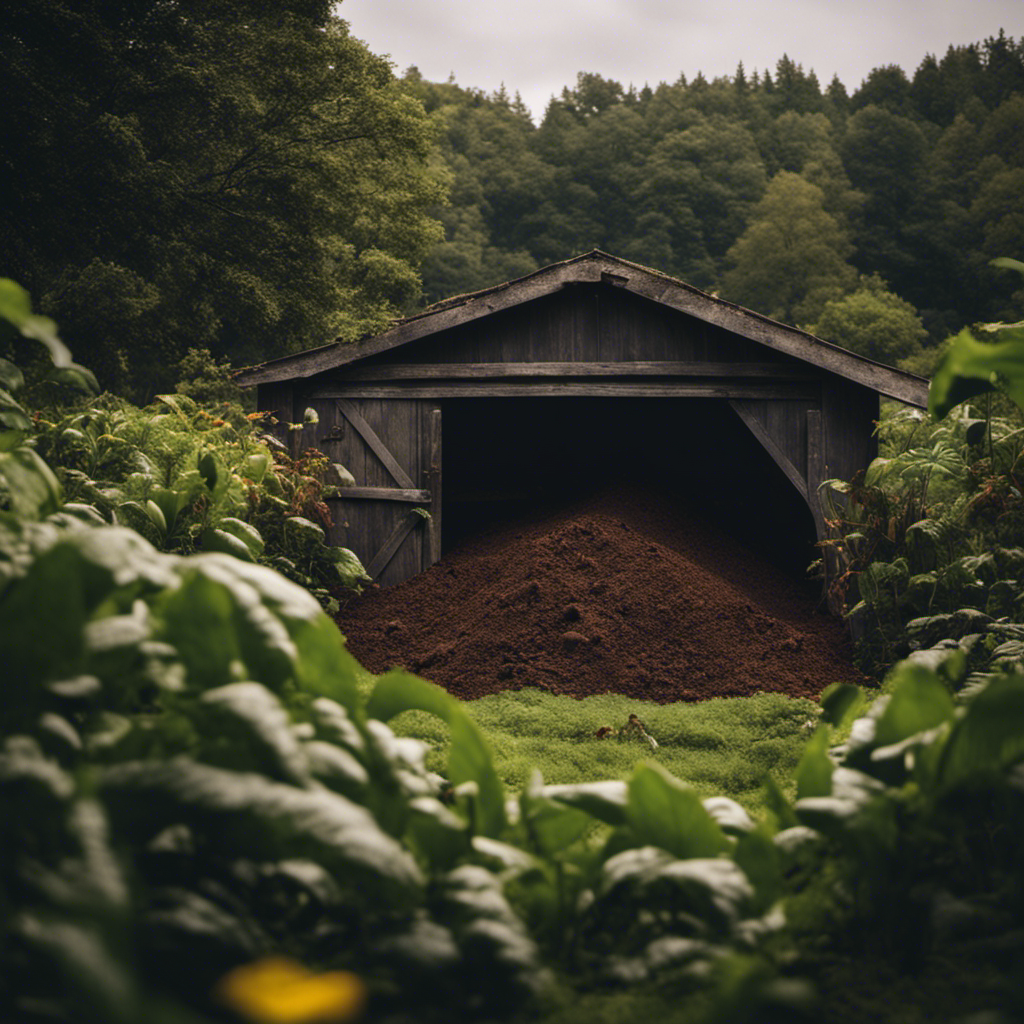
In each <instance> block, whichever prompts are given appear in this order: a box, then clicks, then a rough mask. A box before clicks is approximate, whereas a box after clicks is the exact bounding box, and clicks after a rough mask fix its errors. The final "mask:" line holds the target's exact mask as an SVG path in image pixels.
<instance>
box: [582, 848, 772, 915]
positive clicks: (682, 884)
mask: <svg viewBox="0 0 1024 1024" xmlns="http://www.w3.org/2000/svg"><path fill="white" fill-rule="evenodd" d="M624 902H625V903H627V905H628V903H630V902H635V904H636V908H637V910H638V911H639V910H647V911H650V910H651V909H654V910H655V911H656V912H657V913H660V914H683V915H687V916H688V917H690V918H691V920H692V918H697V919H698V920H700V921H701V922H703V923H704V925H705V926H706V927H707V928H708V929H709V930H710V931H711V932H713V933H717V934H719V935H722V934H728V933H729V932H730V931H731V930H732V929H733V927H735V925H736V924H737V923H738V922H739V921H740V920H741V919H742V918H743V917H745V916H747V912H748V911H749V910H750V909H751V908H752V905H753V902H754V889H753V887H752V886H751V884H750V881H749V880H748V879H747V876H746V874H745V873H744V872H743V870H742V869H741V868H740V867H739V866H738V865H737V864H735V863H734V862H733V861H731V860H729V859H727V858H721V857H711V858H709V857H694V858H692V859H688V860H678V859H677V858H675V857H673V856H672V855H671V854H670V853H667V852H666V851H665V850H664V848H662V847H653V846H643V847H640V848H638V849H634V850H624V851H623V852H622V853H619V854H616V855H615V856H614V857H611V858H609V859H608V860H607V861H606V862H605V864H604V868H603V872H602V877H601V882H600V885H599V889H598V910H600V904H601V903H608V904H610V905H614V904H619V905H621V904H622V903H624Z"/></svg>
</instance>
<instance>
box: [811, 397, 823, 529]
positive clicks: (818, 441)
mask: <svg viewBox="0 0 1024 1024" xmlns="http://www.w3.org/2000/svg"><path fill="white" fill-rule="evenodd" d="M824 448H825V445H824V439H823V437H822V432H821V410H820V409H808V410H807V503H808V504H809V505H810V506H811V515H812V516H814V528H815V529H816V530H817V531H818V540H823V539H824V537H825V517H824V516H823V515H822V512H821V501H820V499H819V497H818V488H819V487H820V486H821V483H822V481H823V480H824V479H825V452H824Z"/></svg>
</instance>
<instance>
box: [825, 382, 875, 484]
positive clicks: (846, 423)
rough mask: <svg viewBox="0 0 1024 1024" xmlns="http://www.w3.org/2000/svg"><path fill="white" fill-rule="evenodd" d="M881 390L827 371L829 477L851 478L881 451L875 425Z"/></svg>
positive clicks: (826, 432) (827, 465) (826, 416)
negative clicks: (879, 391)
mask: <svg viewBox="0 0 1024 1024" xmlns="http://www.w3.org/2000/svg"><path fill="white" fill-rule="evenodd" d="M878 402H879V399H878V392H877V391H874V390H873V389H871V388H866V387H864V386H863V385H860V384H855V383H853V382H852V381H848V380H845V379H844V378H842V377H836V376H834V375H833V374H827V375H826V376H825V380H824V382H823V384H822V401H821V416H822V434H823V453H822V457H823V461H824V472H825V474H826V479H828V478H829V477H841V478H843V479H846V480H848V479H849V478H850V477H852V476H853V475H854V474H855V473H857V472H859V471H860V470H863V469H866V468H867V466H868V464H869V463H870V462H871V460H872V459H873V458H874V457H875V456H876V455H877V454H878V442H877V440H876V438H875V436H874V426H875V423H877V421H878V415H879V410H878Z"/></svg>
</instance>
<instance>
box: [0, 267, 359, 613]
mask: <svg viewBox="0 0 1024 1024" xmlns="http://www.w3.org/2000/svg"><path fill="white" fill-rule="evenodd" d="M4 321H6V323H4ZM0 328H7V329H8V333H9V334H10V333H12V332H11V331H10V328H13V329H14V330H13V334H14V337H15V339H16V340H18V341H20V342H21V343H22V344H24V341H23V340H22V339H29V340H42V341H43V342H44V343H45V344H46V345H47V347H48V349H49V353H48V354H49V356H50V359H51V360H52V362H53V365H52V366H51V365H49V364H48V363H47V365H46V369H45V370H44V371H40V370H39V369H38V367H37V366H35V365H33V366H32V370H33V371H34V373H33V374H32V376H33V378H34V379H33V381H32V384H31V385H30V386H26V381H25V376H24V375H23V374H22V372H21V370H20V369H19V368H18V367H17V366H16V365H15V364H14V363H12V362H10V361H9V360H6V359H0V426H2V427H3V428H5V429H4V433H3V435H2V442H3V449H2V451H0V509H2V508H9V509H11V510H13V511H14V512H16V513H19V514H21V515H28V516H32V517H38V516H39V515H46V514H49V513H53V512H56V511H61V512H63V513H64V514H65V515H67V516H72V517H74V518H77V519H80V520H82V521H84V522H92V523H103V522H109V523H114V524H119V525H124V526H129V527H131V528H132V529H134V530H136V531H137V532H138V533H139V534H141V535H142V536H143V537H145V538H146V539H147V540H149V541H150V542H151V543H153V544H154V545H155V546H156V547H158V548H160V549H162V550H164V551H169V552H174V553H180V554H189V553H191V552H194V551H197V550H204V551H221V552H225V553H227V554H230V555H233V556H235V557H236V558H241V559H242V560H243V561H247V562H253V563H257V562H259V563H262V564H266V565H270V566H272V567H273V568H275V569H277V570H278V571H279V572H281V573H283V574H284V575H286V576H288V578H289V579H292V580H294V581H295V582H297V583H300V584H302V585H303V586H305V587H307V588H308V589H310V590H311V591H312V592H313V593H314V594H315V595H316V596H317V597H318V598H319V599H320V601H321V603H323V604H324V605H326V606H334V607H337V602H336V600H335V598H334V597H333V596H332V591H334V590H338V589H339V588H345V589H349V590H358V589H359V588H360V586H361V585H362V583H363V582H364V581H365V579H366V574H365V572H364V570H363V567H362V565H361V564H360V562H359V559H358V558H357V557H356V555H355V554H354V553H353V552H352V551H350V550H349V549H347V548H344V547H339V546H336V545H331V544H329V543H328V540H327V534H326V528H328V527H330V526H331V515H330V510H329V508H328V506H327V504H326V501H325V500H324V499H325V497H327V496H328V495H329V494H330V493H331V486H329V485H325V483H324V479H325V476H326V475H327V473H328V472H330V473H332V474H333V477H334V479H335V480H337V481H338V482H340V483H345V482H351V477H350V476H349V475H348V474H347V471H346V470H345V469H344V468H343V467H341V466H337V465H334V466H332V465H331V464H330V463H329V460H328V459H327V458H326V457H325V456H323V455H322V454H321V453H320V452H318V451H316V450H314V449H307V450H305V451H303V452H302V453H301V454H300V453H299V452H298V445H297V444H293V445H292V446H291V448H289V447H288V446H287V445H286V444H284V443H283V442H282V441H280V440H279V439H278V438H277V437H275V436H274V435H273V434H271V433H269V432H268V431H269V429H270V427H271V424H270V423H267V422H266V419H267V418H266V416H264V415H262V414H249V415H246V413H245V412H244V410H243V408H242V406H241V404H240V403H239V402H238V401H237V394H232V393H231V391H230V390H225V389H229V388H230V386H231V385H230V381H229V379H228V378H227V370H226V368H225V367H224V366H222V365H217V364H215V363H214V362H213V361H212V360H211V359H210V357H209V353H205V354H204V353H201V352H196V351H195V350H193V351H192V352H190V354H189V359H188V360H186V365H188V366H189V367H190V369H191V370H192V372H193V373H194V374H198V379H197V380H196V379H194V380H192V381H189V382H187V383H186V384H185V385H183V386H182V387H180V388H179V393H177V394H171V395H160V396H158V398H157V400H156V401H155V402H154V403H153V404H152V405H150V406H148V407H146V408H141V409H140V408H138V407H136V406H134V405H132V404H131V403H130V402H127V401H125V400H124V399H121V398H117V397H115V396H113V395H109V394H103V395H98V394H97V393H96V392H97V390H98V387H97V385H96V381H95V378H94V377H93V376H92V374H91V373H90V372H89V371H87V370H85V369H83V368H82V367H80V366H77V365H76V364H74V363H72V362H71V359H70V355H69V354H68V352H67V349H66V348H65V347H64V345H63V343H62V342H61V341H60V339H59V338H58V337H57V335H56V328H55V326H54V324H53V322H52V321H51V320H49V319H47V318H45V317H40V316H38V315H35V314H33V313H32V311H31V305H30V302H29V298H28V295H27V294H26V293H25V291H24V290H23V289H22V288H20V287H19V286H18V285H17V284H15V283H14V282H13V281H8V280H5V279H0ZM19 335H20V336H21V338H18V336H19ZM0 340H4V341H6V340H7V339H6V338H0ZM187 390H192V391H194V392H196V394H197V398H199V399H202V398H204V397H205V398H206V399H207V402H205V403H204V402H202V401H197V399H196V398H192V397H190V396H189V395H188V394H186V393H182V392H184V391H187ZM218 391H221V392H222V393H226V394H227V395H228V399H227V400H225V399H223V398H222V399H221V400H219V401H217V402H215V403H211V402H210V401H209V399H210V397H211V395H212V394H216V393H217V392H218ZM235 392H237V388H235ZM24 393H28V394H30V396H31V398H32V399H33V400H34V402H33V404H34V405H35V408H34V410H33V409H32V408H30V405H29V402H27V401H26V400H25V398H24V397H23V394H24ZM230 399H235V400H230ZM275 422H276V421H275ZM286 426H287V427H288V429H289V432H290V436H293V437H294V436H295V435H297V434H298V433H300V432H301V430H302V429H303V426H304V424H302V423H296V424H287V425H286Z"/></svg>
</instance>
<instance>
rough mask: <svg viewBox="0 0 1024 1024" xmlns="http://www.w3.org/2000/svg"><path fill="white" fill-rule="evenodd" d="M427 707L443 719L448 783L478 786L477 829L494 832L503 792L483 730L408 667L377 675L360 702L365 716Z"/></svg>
mask: <svg viewBox="0 0 1024 1024" xmlns="http://www.w3.org/2000/svg"><path fill="white" fill-rule="evenodd" d="M414 709H415V710H419V711H429V712H430V713H431V714H433V715H437V717H438V718H440V719H442V720H443V721H445V722H447V723H448V727H449V729H450V730H451V749H450V752H449V755H448V776H449V778H450V780H451V782H452V784H453V785H455V786H458V785H461V784H462V783H464V782H475V783H476V785H477V786H478V787H479V809H480V820H479V821H478V822H477V823H476V824H477V831H479V832H480V833H482V834H483V835H485V836H497V835H498V834H499V833H500V832H501V830H502V828H503V827H504V824H505V795H504V790H503V787H502V785H501V780H500V779H499V778H498V774H497V772H496V771H495V770H494V761H493V758H492V757H491V751H490V749H489V748H488V746H487V742H486V740H485V739H484V736H483V733H481V732H480V729H479V728H478V727H477V725H476V723H475V722H474V721H473V720H472V719H471V718H470V717H469V715H468V714H467V713H466V711H465V709H464V708H463V707H462V705H461V704H460V703H459V702H458V701H457V700H456V699H455V698H454V697H452V696H451V695H450V694H448V693H446V692H445V691H444V690H442V689H441V687H439V686H435V685H434V684H433V683H428V682H427V681H426V680H425V679H420V678H419V677H418V676H414V675H410V674H409V673H408V672H402V671H400V670H397V669H396V670H394V671H392V672H388V673H387V674H386V675H383V676H381V678H380V679H379V680H378V682H377V685H376V686H375V687H374V690H373V693H372V694H371V696H370V700H369V702H368V703H367V705H366V714H367V715H368V716H369V717H370V718H379V719H380V720H381V721H388V720H389V719H391V718H394V716H395V715H397V714H400V713H401V712H403V711H410V710H414Z"/></svg>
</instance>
